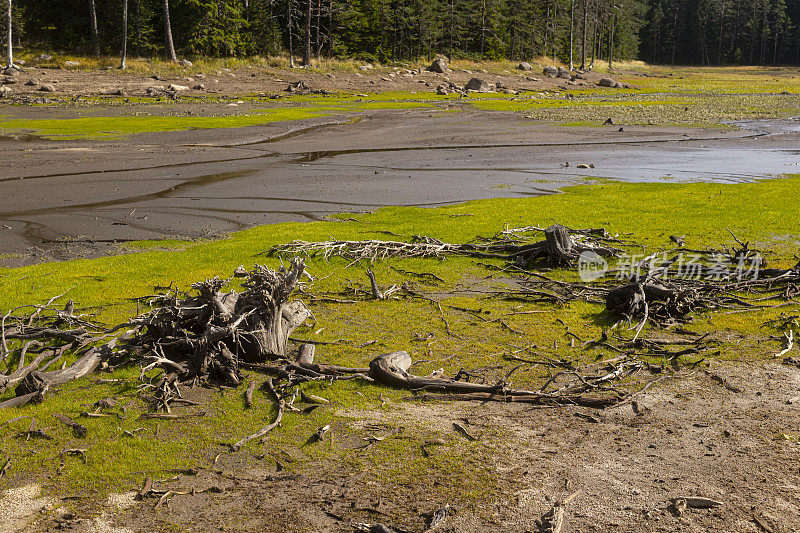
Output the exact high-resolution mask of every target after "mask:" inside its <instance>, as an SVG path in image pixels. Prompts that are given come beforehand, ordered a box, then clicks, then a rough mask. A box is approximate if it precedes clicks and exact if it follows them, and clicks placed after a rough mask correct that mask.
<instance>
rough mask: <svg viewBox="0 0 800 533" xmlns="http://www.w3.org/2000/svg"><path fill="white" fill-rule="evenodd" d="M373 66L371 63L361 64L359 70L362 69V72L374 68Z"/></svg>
mask: <svg viewBox="0 0 800 533" xmlns="http://www.w3.org/2000/svg"><path fill="white" fill-rule="evenodd" d="M372 68H373V67H372V64H371V63H366V64H364V65H361V66H360V67H358V70H360V71H361V72H367V71H368V70H372Z"/></svg>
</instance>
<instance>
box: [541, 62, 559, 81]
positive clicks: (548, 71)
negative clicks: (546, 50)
mask: <svg viewBox="0 0 800 533" xmlns="http://www.w3.org/2000/svg"><path fill="white" fill-rule="evenodd" d="M542 73H543V74H544V75H545V76H547V77H548V78H555V77H556V76H558V69H557V68H556V67H554V66H552V65H548V66H546V67H544V69H542Z"/></svg>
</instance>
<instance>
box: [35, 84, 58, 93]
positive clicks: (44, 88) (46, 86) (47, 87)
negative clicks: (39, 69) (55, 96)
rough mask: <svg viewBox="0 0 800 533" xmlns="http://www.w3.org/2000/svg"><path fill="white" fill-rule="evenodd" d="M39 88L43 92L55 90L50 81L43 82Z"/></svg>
mask: <svg viewBox="0 0 800 533" xmlns="http://www.w3.org/2000/svg"><path fill="white" fill-rule="evenodd" d="M39 90H40V91H42V92H43V93H54V92H56V87H55V85H53V84H52V83H43V84H42V86H41V87H39Z"/></svg>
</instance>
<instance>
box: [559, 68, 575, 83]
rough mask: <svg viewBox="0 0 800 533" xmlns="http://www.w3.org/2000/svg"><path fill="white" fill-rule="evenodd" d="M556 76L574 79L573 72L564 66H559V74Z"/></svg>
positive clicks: (563, 78)
mask: <svg viewBox="0 0 800 533" xmlns="http://www.w3.org/2000/svg"><path fill="white" fill-rule="evenodd" d="M556 77H557V78H561V79H562V80H569V79H572V74H570V73H569V71H568V70H567V69H565V68H564V67H558V74H557V75H556Z"/></svg>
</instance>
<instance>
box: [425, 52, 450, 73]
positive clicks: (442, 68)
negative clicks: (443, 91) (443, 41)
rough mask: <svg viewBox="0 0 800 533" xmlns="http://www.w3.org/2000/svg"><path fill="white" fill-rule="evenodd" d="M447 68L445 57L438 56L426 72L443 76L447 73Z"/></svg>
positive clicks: (447, 62)
mask: <svg viewBox="0 0 800 533" xmlns="http://www.w3.org/2000/svg"><path fill="white" fill-rule="evenodd" d="M448 68H449V60H448V59H447V58H446V57H445V56H439V57H437V58H436V59H434V60H433V63H431V66H429V67H428V70H429V71H431V72H438V73H439V74H444V73H445V72H447V70H448Z"/></svg>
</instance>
